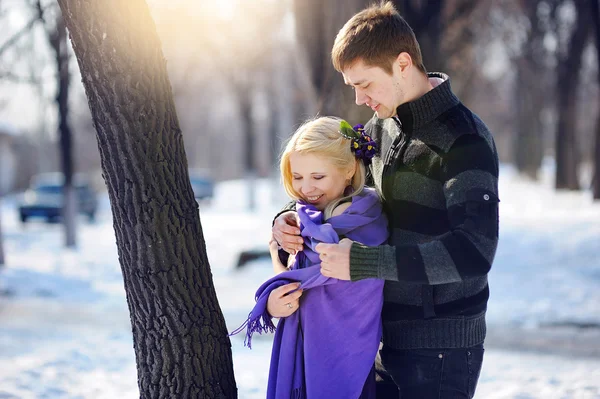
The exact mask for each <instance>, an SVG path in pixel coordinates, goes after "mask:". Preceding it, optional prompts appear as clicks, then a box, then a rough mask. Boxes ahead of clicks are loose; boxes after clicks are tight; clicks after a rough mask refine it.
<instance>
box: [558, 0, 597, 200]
mask: <svg viewBox="0 0 600 399" xmlns="http://www.w3.org/2000/svg"><path fill="white" fill-rule="evenodd" d="M586 1H587V0H574V1H573V5H574V7H575V14H576V17H575V21H574V22H573V24H572V29H571V33H570V36H569V37H568V39H567V40H566V43H568V45H567V46H565V48H564V49H563V51H562V52H560V53H559V57H558V67H557V68H558V79H557V97H558V127H557V131H556V182H555V186H556V188H557V189H568V190H578V189H579V174H578V167H579V154H578V148H577V89H578V85H579V77H580V70H581V58H582V54H583V50H584V48H585V46H586V44H587V40H588V37H589V34H590V25H591V22H592V21H591V20H590V18H589V17H590V12H589V9H588V7H587V5H586Z"/></svg>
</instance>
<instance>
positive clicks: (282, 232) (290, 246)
mask: <svg viewBox="0 0 600 399" xmlns="http://www.w3.org/2000/svg"><path fill="white" fill-rule="evenodd" d="M298 226H300V220H299V219H298V214H297V213H296V212H294V211H289V212H285V213H282V214H281V215H279V216H278V217H277V219H275V223H274V224H273V229H272V232H273V237H274V238H275V240H276V241H277V243H278V244H279V246H280V247H281V248H283V250H284V251H286V252H287V253H289V254H292V255H296V253H298V251H302V245H303V244H304V240H303V239H302V237H300V228H299V227H298Z"/></svg>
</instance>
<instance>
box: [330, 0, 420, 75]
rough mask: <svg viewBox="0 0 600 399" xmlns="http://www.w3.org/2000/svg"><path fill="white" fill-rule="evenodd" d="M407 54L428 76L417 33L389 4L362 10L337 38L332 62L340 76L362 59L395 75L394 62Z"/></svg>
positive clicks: (382, 3) (343, 28)
mask: <svg viewBox="0 0 600 399" xmlns="http://www.w3.org/2000/svg"><path fill="white" fill-rule="evenodd" d="M404 52H406V53H408V54H409V55H410V57H411V58H412V61H413V64H414V65H415V66H416V67H417V68H418V69H419V70H420V71H421V72H423V73H427V70H426V69H425V65H423V56H422V55H421V48H420V47H419V42H418V41H417V38H416V37H415V33H414V32H413V30H412V28H411V27H410V25H408V23H407V22H406V21H405V20H404V18H402V17H401V16H400V14H399V13H398V11H397V10H396V8H395V7H394V4H393V3H392V2H390V1H388V2H381V3H380V4H378V5H372V6H370V7H368V8H366V9H364V10H362V11H361V12H359V13H358V14H356V15H354V16H353V17H352V18H350V20H349V21H348V22H346V24H345V25H344V26H343V27H342V29H340V31H339V32H338V34H337V36H336V38H335V42H334V44H333V48H332V50H331V61H332V62H333V66H334V68H335V69H336V70H337V71H338V72H342V71H344V70H345V69H346V68H348V67H350V66H351V65H352V64H353V63H354V62H356V61H358V60H359V59H360V60H362V61H363V62H364V63H365V65H367V66H377V67H380V68H381V69H383V70H384V71H386V72H387V73H388V74H390V75H391V74H392V65H393V63H394V60H395V59H396V58H397V57H398V54H400V53H404Z"/></svg>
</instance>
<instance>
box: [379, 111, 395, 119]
mask: <svg viewBox="0 0 600 399" xmlns="http://www.w3.org/2000/svg"><path fill="white" fill-rule="evenodd" d="M375 115H377V117H378V118H379V119H387V118H391V117H392V116H394V115H392V114H390V113H389V112H388V111H385V110H380V109H378V110H377V111H375Z"/></svg>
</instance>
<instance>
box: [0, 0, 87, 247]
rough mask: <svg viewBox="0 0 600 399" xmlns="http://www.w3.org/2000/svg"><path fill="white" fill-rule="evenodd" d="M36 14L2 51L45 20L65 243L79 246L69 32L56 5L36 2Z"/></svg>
mask: <svg viewBox="0 0 600 399" xmlns="http://www.w3.org/2000/svg"><path fill="white" fill-rule="evenodd" d="M32 7H33V8H32V11H33V13H32V14H33V15H32V17H31V19H30V20H29V22H28V23H26V24H25V25H24V26H23V27H22V28H21V29H19V30H18V31H17V32H16V33H14V34H13V35H12V36H11V37H10V38H9V39H8V40H7V41H6V42H4V44H2V46H0V54H2V52H3V51H6V50H8V49H9V48H11V47H12V46H14V45H16V43H17V42H18V41H19V39H21V38H22V37H23V36H25V35H31V34H32V33H31V30H32V29H33V27H34V25H35V24H36V23H37V22H42V23H43V28H44V30H45V35H46V37H47V39H48V44H49V45H50V47H51V48H52V50H53V52H54V60H55V65H56V80H57V93H56V97H55V103H56V106H57V111H58V120H59V124H58V131H59V134H60V141H59V153H60V155H61V161H62V162H61V163H62V172H63V175H64V186H63V193H64V202H63V212H62V216H63V225H64V228H65V245H66V246H67V247H75V245H76V214H77V198H76V195H77V194H76V192H75V187H74V186H73V170H74V166H73V155H72V133H71V129H70V125H69V87H70V80H71V74H70V72H69V44H68V41H67V32H66V28H65V26H64V22H63V20H62V16H61V14H60V12H59V10H58V7H56V5H55V4H50V5H46V6H44V5H42V2H41V1H40V0H36V1H35V2H34V3H32ZM4 77H5V78H6V77H9V78H11V79H13V80H19V81H23V82H27V83H34V84H39V82H37V81H35V80H34V79H31V80H27V79H26V78H24V77H22V75H19V74H14V73H12V72H11V71H8V72H5V73H4Z"/></svg>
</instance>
